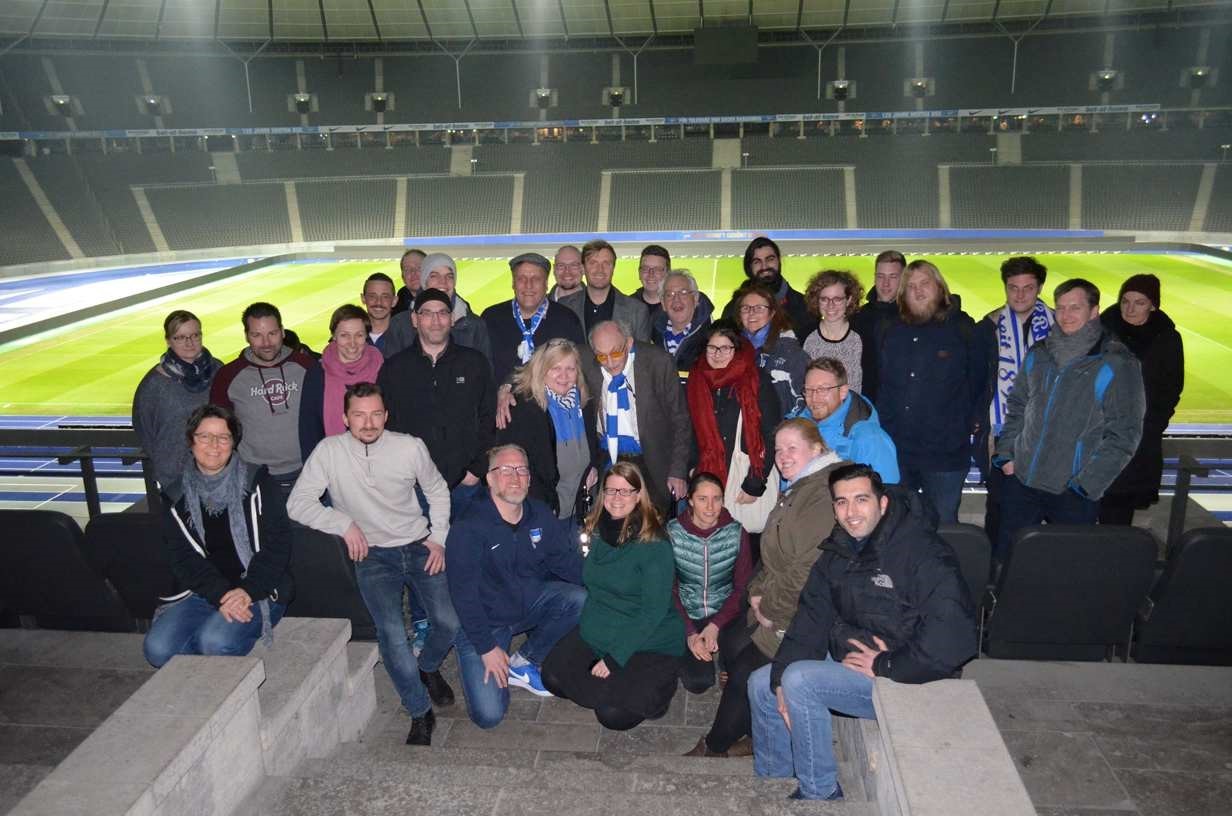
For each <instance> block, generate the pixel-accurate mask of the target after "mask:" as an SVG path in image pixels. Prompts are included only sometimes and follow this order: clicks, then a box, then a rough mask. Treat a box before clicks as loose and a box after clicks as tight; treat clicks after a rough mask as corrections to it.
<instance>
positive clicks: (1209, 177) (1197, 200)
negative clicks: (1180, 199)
mask: <svg viewBox="0 0 1232 816" xmlns="http://www.w3.org/2000/svg"><path fill="white" fill-rule="evenodd" d="M1214 189H1215V163H1214V162H1207V163H1206V164H1204V165H1202V178H1200V179H1199V180H1198V195H1197V196H1195V197H1194V208H1193V215H1192V216H1190V218H1189V231H1190V232H1201V231H1202V225H1203V224H1205V223H1206V211H1207V210H1208V209H1209V208H1210V206H1211V192H1212V191H1213V190H1214Z"/></svg>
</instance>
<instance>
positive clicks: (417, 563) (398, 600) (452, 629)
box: [355, 543, 458, 717]
mask: <svg viewBox="0 0 1232 816" xmlns="http://www.w3.org/2000/svg"><path fill="white" fill-rule="evenodd" d="M427 561H428V548H427V547H425V546H424V545H423V544H419V543H414V544H405V545H403V546H401V547H372V548H371V549H369V550H368V557H367V558H365V559H364V560H363V561H359V562H357V563H356V564H355V578H356V581H357V582H358V584H359V594H360V595H362V596H363V599H364V605H365V606H367V607H368V612H369V614H371V615H372V622H373V623H375V624H376V639H377V645H378V646H379V647H380V651H381V662H382V663H384V664H385V671H387V672H389V677H390V679H391V680H393V681H394V688H395V689H396V690H397V691H398V697H399V698H401V700H402V705H404V706H405V707H406V710H407V712H409V713H410V715H411V716H412V717H422V716H423V715H424V714H426V713H427V712H428V710H429V709H430V708H432V703H431V701H430V700H429V699H428V690H427V689H425V688H424V685H423V681H422V680H420V679H419V670H420V669H423V670H424V671H426V672H434V671H437V670H438V669H440V667H441V663H442V662H444V660H445V655H447V654H449V648H450V647H451V646H452V645H453V640H454V636H455V635H456V634H457V632H458V615H457V613H455V612H454V611H453V603H451V602H450V600H449V585H448V584H447V583H446V581H445V573H444V571H442V572H438V573H437V574H436V575H429V574H428V573H427V571H426V570H425V569H424V564H426V563H427ZM407 586H410V587H411V590H412V592H413V593H414V594H415V595H416V596H417V597H418V598H419V600H420V602H422V603H423V605H424V609H426V610H427V612H428V623H429V624H431V626H432V629H431V630H430V631H429V633H428V641H427V643H425V644H424V648H423V651H422V652H420V654H419V658H418V659H416V658H415V653H414V652H412V651H411V641H410V637H409V636H408V635H407V630H406V620H405V618H404V617H403V614H402V592H403V590H404V589H405V588H406V587H407Z"/></svg>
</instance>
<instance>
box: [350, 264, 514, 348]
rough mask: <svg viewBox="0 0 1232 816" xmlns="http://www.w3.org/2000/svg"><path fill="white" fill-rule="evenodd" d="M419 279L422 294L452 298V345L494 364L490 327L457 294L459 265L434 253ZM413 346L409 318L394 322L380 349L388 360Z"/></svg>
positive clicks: (410, 318)
mask: <svg viewBox="0 0 1232 816" xmlns="http://www.w3.org/2000/svg"><path fill="white" fill-rule="evenodd" d="M419 279H420V282H421V284H422V286H421V288H420V289H419V291H421V292H422V291H423V290H424V289H439V290H441V291H442V292H444V293H445V295H446V296H447V297H448V298H449V304H450V308H451V309H452V311H453V328H452V329H450V331H449V336H450V338H451V339H452V340H453V342H455V343H457V344H458V345H459V346H466V347H467V348H473V349H474V350H475V351H478V352H479V353H480V354H482V355H483V356H484V357H486V358H488V361H489V362H491V360H492V344H491V342H490V341H489V340H488V327H487V324H485V323H484V322H483V320H482V319H480V318H479V316H478V315H476V314H475V313H474V312H472V311H471V305H470V304H469V303H467V302H466V300H465V299H464V298H463V297H462V296H461V295H459V294H458V265H457V264H456V263H455V262H454V259H453V258H451V257H450V256H448V255H446V254H445V253H443V252H433V253H432V254H431V255H428V256H426V257H425V258H424V259H423V263H422V264H421V265H420V268H419ZM365 302H366V301H365ZM412 305H414V304H412ZM409 311H413V310H408V312H409ZM369 313H371V310H369ZM414 342H415V320H414V318H413V317H412V316H411V315H410V314H407V315H406V316H405V317H398V318H395V319H394V320H393V323H392V325H390V327H389V335H388V337H387V338H385V343H384V345H383V346H380V348H381V353H382V354H384V355H385V359H386V360H388V359H389V358H390V357H393V356H394V355H395V354H397V353H398V352H400V351H402V350H403V349H407V348H410V346H411V344H412V343H414ZM378 345H379V344H378Z"/></svg>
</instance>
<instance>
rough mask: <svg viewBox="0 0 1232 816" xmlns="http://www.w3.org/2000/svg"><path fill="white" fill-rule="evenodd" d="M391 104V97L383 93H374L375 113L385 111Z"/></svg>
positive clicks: (373, 107)
mask: <svg viewBox="0 0 1232 816" xmlns="http://www.w3.org/2000/svg"><path fill="white" fill-rule="evenodd" d="M388 105H389V97H388V96H386V95H385V94H383V93H374V94H373V95H372V111H373V113H384V112H385V109H386V107H388Z"/></svg>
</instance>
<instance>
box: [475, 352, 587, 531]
mask: <svg viewBox="0 0 1232 816" xmlns="http://www.w3.org/2000/svg"><path fill="white" fill-rule="evenodd" d="M581 362H582V361H581V358H580V357H579V352H578V348H577V346H575V345H574V344H573V343H572V342H571V341H569V340H564V339H557V340H552V341H550V342H548V343H545V344H543V345H541V346H539V347H537V348H536V349H535V353H534V354H533V355H531V358H530V361H529V362H527V363H526V365H524V366H522V367H521V368H519V369H518V370H517V372H515V374H514V377H513V394H514V397H516V399H517V402H516V403H514V405H513V407H512V409H511V410H510V415H509V424H508V425H506V426H505V428H504V429H502V430H500V431H499V432H498V440H497V442H498V444H501V445H507V444H511V443H512V444H515V445H520V446H521V447H522V448H523V450H525V451H526V457H527V459H528V460H529V461H530V495H531V496H533V497H534V498H536V499H540V500H542V501H544V502H546V503H547V505H548V506H549V507H551V508H552V511H553V512H555V513H556V515H557V517H558V518H562V519H566V518H573V517H574V515H575V511H576V509H577V504H578V502H579V500H580V499H581V498H582V496H584V495H585V494H586V493H587V491H589V490H590V488H591V487H593V486H594V484H595V481H596V479H597V476H598V470H597V467H598V463H599V433H598V426H597V424H596V419H595V410H596V409H595V400H594V399H592V398H591V395H590V394H588V393H587V389H586V378H585V377H582V376H581V370H582V365H581Z"/></svg>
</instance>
